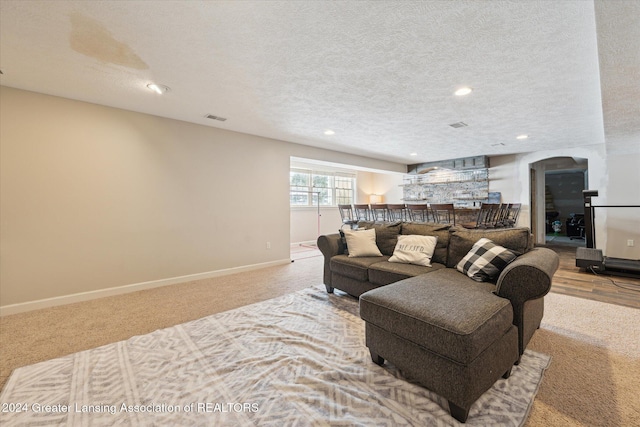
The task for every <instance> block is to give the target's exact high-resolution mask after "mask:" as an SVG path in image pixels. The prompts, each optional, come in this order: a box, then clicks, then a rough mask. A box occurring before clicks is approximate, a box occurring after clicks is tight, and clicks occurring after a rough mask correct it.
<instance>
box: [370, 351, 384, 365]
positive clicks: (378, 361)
mask: <svg viewBox="0 0 640 427" xmlns="http://www.w3.org/2000/svg"><path fill="white" fill-rule="evenodd" d="M369 353H371V360H373V363H375V364H376V365H379V366H382V365H384V358H382V357H380V356H378V355H377V354H376V353H374V352H373V350H371V349H369Z"/></svg>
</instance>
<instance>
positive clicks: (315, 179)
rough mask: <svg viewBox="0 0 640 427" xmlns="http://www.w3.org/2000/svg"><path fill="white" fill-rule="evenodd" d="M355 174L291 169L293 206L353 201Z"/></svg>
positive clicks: (335, 204) (291, 198)
mask: <svg viewBox="0 0 640 427" xmlns="http://www.w3.org/2000/svg"><path fill="white" fill-rule="evenodd" d="M355 178H356V176H355V174H349V173H343V172H322V171H312V170H307V169H291V171H290V172H289V184H290V186H291V187H290V188H291V191H290V203H291V206H317V205H318V204H319V205H320V206H337V205H339V204H340V205H342V204H351V203H353V190H354V188H355Z"/></svg>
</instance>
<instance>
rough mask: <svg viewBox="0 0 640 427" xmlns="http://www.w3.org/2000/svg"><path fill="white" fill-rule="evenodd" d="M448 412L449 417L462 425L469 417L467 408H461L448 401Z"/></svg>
mask: <svg viewBox="0 0 640 427" xmlns="http://www.w3.org/2000/svg"><path fill="white" fill-rule="evenodd" d="M449 412H450V413H451V416H452V417H453V418H455V419H456V420H458V421H460V422H461V423H464V422H466V421H467V417H468V416H469V408H462V407H460V406H458V405H456V404H455V403H453V402H452V401H450V400H449Z"/></svg>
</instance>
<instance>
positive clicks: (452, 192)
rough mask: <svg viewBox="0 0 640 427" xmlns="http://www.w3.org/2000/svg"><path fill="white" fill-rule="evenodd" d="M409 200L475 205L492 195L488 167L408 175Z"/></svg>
mask: <svg viewBox="0 0 640 427" xmlns="http://www.w3.org/2000/svg"><path fill="white" fill-rule="evenodd" d="M402 187H403V199H404V202H405V203H408V204H412V203H453V204H454V205H455V206H456V207H461V208H462V207H465V208H466V207H469V208H471V207H474V205H479V202H487V201H488V198H489V171H488V169H485V168H483V169H472V170H450V169H435V170H432V171H431V172H428V173H425V174H410V175H406V176H405V178H404V183H403V185H402Z"/></svg>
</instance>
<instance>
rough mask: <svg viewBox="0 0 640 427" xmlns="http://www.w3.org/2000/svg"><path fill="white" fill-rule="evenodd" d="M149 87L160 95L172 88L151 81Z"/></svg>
mask: <svg viewBox="0 0 640 427" xmlns="http://www.w3.org/2000/svg"><path fill="white" fill-rule="evenodd" d="M147 87H148V88H149V89H151V90H152V91H154V92H155V93H157V94H158V95H162V94H163V93H167V92H169V91H170V90H171V89H169V86H165V85H159V84H157V83H149V84H148V85H147Z"/></svg>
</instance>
